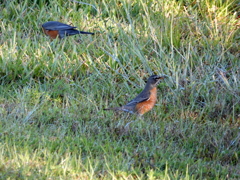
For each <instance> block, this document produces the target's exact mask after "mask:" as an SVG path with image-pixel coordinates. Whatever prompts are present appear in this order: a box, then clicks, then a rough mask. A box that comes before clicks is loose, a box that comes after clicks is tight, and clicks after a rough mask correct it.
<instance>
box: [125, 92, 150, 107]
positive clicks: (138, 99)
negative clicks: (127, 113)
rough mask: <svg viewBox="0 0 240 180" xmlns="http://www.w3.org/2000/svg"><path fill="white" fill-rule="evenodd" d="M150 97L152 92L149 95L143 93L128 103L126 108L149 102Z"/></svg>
mask: <svg viewBox="0 0 240 180" xmlns="http://www.w3.org/2000/svg"><path fill="white" fill-rule="evenodd" d="M149 97H150V92H148V93H147V92H144V91H142V92H141V93H140V94H139V95H138V96H137V97H135V98H134V99H133V100H131V101H130V102H128V103H127V104H126V105H125V106H132V105H136V104H137V103H140V102H143V101H147V100H148V99H149Z"/></svg>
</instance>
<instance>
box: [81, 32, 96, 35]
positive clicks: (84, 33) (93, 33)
mask: <svg viewBox="0 0 240 180" xmlns="http://www.w3.org/2000/svg"><path fill="white" fill-rule="evenodd" d="M78 32H79V33H80V34H91V35H94V33H91V32H85V31H78Z"/></svg>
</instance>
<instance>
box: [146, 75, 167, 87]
mask: <svg viewBox="0 0 240 180" xmlns="http://www.w3.org/2000/svg"><path fill="white" fill-rule="evenodd" d="M166 77H167V76H166V75H162V76H159V75H152V76H150V77H149V78H148V81H147V84H150V85H151V86H152V87H155V86H157V85H158V84H159V83H160V81H161V80H162V79H164V78H166Z"/></svg>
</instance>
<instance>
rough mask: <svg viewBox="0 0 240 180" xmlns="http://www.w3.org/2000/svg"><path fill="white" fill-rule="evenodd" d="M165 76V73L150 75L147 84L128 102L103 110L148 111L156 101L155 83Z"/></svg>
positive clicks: (142, 112) (139, 113) (141, 112)
mask: <svg viewBox="0 0 240 180" xmlns="http://www.w3.org/2000/svg"><path fill="white" fill-rule="evenodd" d="M165 77H167V76H166V75H163V76H158V75H152V76H150V77H149V78H148V80H147V84H146V86H145V88H144V89H143V91H142V92H141V93H140V94H139V95H137V97H135V98H134V99H133V100H131V101H130V102H128V103H127V104H126V105H124V106H121V107H115V108H107V109H104V110H116V111H126V112H129V113H136V114H138V115H143V114H144V113H146V112H148V111H150V110H151V109H152V108H153V107H154V105H155V104H156V102H157V85H158V83H159V82H160V80H161V79H164V78H165Z"/></svg>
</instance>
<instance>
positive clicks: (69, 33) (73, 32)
mask: <svg viewBox="0 0 240 180" xmlns="http://www.w3.org/2000/svg"><path fill="white" fill-rule="evenodd" d="M65 33H66V35H67V36H72V35H75V34H91V35H94V33H91V32H85V31H78V30H76V29H68V30H67V31H65Z"/></svg>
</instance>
